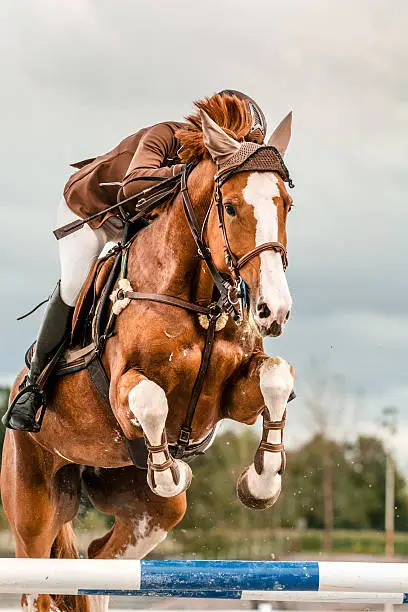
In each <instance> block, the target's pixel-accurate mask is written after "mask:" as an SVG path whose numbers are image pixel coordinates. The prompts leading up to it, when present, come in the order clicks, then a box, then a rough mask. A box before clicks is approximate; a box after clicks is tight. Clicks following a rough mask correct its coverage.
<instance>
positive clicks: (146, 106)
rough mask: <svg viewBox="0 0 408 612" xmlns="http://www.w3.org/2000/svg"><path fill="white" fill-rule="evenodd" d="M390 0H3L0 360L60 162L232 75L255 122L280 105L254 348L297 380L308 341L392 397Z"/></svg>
mask: <svg viewBox="0 0 408 612" xmlns="http://www.w3.org/2000/svg"><path fill="white" fill-rule="evenodd" d="M393 7H394V10H390V8H389V5H388V4H387V3H385V2H377V3H373V2H372V0H360V1H359V2H358V3H356V2H353V1H352V0H344V1H343V2H341V3H335V2H326V1H325V0H310V1H309V2H307V3H306V2H304V0H289V1H288V2H286V3H282V2H281V3H279V4H276V3H271V2H269V0H262V1H261V0H254V1H253V2H252V3H251V5H250V7H249V5H248V3H247V2H243V0H238V1H237V0H224V1H223V2H219V1H218V0H207V2H206V3H205V8H203V6H201V5H200V6H198V5H197V6H195V5H193V4H191V2H187V1H186V0H174V2H171V3H163V2H162V1H161V0H152V1H149V2H147V1H146V0H141V1H140V2H138V3H134V2H133V1H131V0H121V1H120V2H119V3H112V2H110V1H108V0H72V1H70V2H68V1H65V0H64V1H63V2H59V3H55V2H52V1H51V0H27V2H25V3H24V10H23V9H22V7H21V5H20V4H19V3H16V2H13V1H12V0H4V2H3V3H2V4H1V6H0V18H1V19H0V24H1V25H0V28H1V32H0V34H1V36H0V51H1V53H0V68H1V70H2V82H3V85H4V87H3V90H2V97H1V99H0V112H1V116H2V117H3V119H5V121H4V126H3V127H2V138H1V140H0V158H1V165H0V172H1V185H2V192H1V212H2V217H1V218H2V222H1V224H0V239H1V245H2V257H1V259H0V272H1V279H2V283H1V287H0V303H1V321H2V331H1V335H0V342H1V347H0V370H1V371H3V372H5V373H6V375H7V374H8V373H9V372H10V373H12V372H15V371H16V370H17V369H18V368H19V366H20V364H21V363H22V359H23V353H24V350H25V348H26V346H27V345H28V344H29V342H31V340H32V339H33V337H34V335H35V333H36V328H37V325H38V320H39V319H38V316H37V317H34V318H33V319H31V320H28V321H24V322H22V323H21V324H16V323H15V321H14V318H15V315H16V314H20V313H21V312H22V311H25V310H28V309H29V308H30V306H31V305H32V304H35V303H36V302H37V301H39V300H41V299H42V298H43V297H44V296H46V295H48V293H49V292H50V290H51V289H52V287H53V285H54V283H55V280H56V279H57V277H58V261H57V250H56V244H55V242H54V240H53V238H52V236H51V230H52V229H53V228H54V226H55V212H56V208H57V205H58V201H59V199H60V197H61V193H62V189H63V185H64V182H65V181H66V179H67V177H68V175H69V172H70V170H69V167H68V164H69V163H70V162H71V161H74V160H76V159H83V158H85V157H88V156H91V155H95V154H96V153H102V152H104V151H107V150H109V149H110V148H112V147H113V146H114V145H115V144H116V143H117V142H119V141H120V140H121V139H122V138H123V137H125V136H127V135H128V134H130V133H132V132H134V131H136V130H137V129H139V128H140V127H142V126H145V125H148V124H151V123H154V122H157V121H161V120H168V119H181V118H182V117H183V116H184V115H185V114H187V113H188V112H189V110H190V108H191V103H192V100H194V99H195V98H198V97H200V96H203V95H206V94H209V93H212V92H213V91H215V90H218V89H221V88H224V87H233V88H238V89H243V90H247V91H248V92H249V93H250V94H251V95H253V96H254V97H255V98H256V99H257V100H259V102H260V103H261V105H262V106H263V108H264V110H265V111H266V114H267V116H268V119H269V121H270V127H271V129H272V127H273V125H274V124H276V123H277V122H278V121H279V120H280V119H281V118H282V116H283V115H284V114H286V112H287V111H288V110H289V109H291V108H293V109H294V130H293V139H292V142H291V145H290V148H289V150H288V154H287V163H288V166H289V168H290V169H291V173H292V175H293V178H294V180H295V183H296V188H295V190H294V191H293V193H292V195H293V197H294V199H295V209H294V211H293V213H292V214H291V217H290V219H289V245H288V246H289V261H290V267H289V271H288V277H289V281H290V286H291V290H292V292H293V295H294V298H295V307H294V313H293V319H292V321H291V322H290V323H289V326H288V330H287V332H286V335H285V336H284V337H283V338H282V339H279V340H278V341H276V342H273V343H272V342H268V343H267V349H268V351H269V352H273V353H279V354H282V355H283V356H285V357H287V358H288V359H289V360H290V361H292V362H293V363H294V364H295V366H296V368H297V371H298V385H299V390H300V391H302V387H304V388H306V383H307V376H308V365H309V364H310V360H311V358H312V357H315V358H316V359H317V361H319V362H320V363H324V364H325V365H326V366H327V368H328V369H329V370H330V371H332V372H335V373H341V374H343V376H344V377H345V379H346V384H347V385H348V386H349V387H350V390H354V389H364V390H365V392H366V394H372V395H373V397H374V396H375V395H376V394H378V396H379V397H382V399H383V401H384V402H386V401H387V398H391V397H394V396H395V397H397V396H398V389H402V388H403V385H404V381H405V380H406V373H405V367H404V363H406V350H405V347H406V344H407V342H406V341H407V333H408V332H407V315H406V313H407V297H408V290H407V289H408V287H407V280H406V278H407V275H406V271H405V262H406V261H407V256H408V244H407V240H406V227H407V226H408V207H407V205H406V199H407V184H406V178H405V177H406V176H407V172H408V157H407V155H406V150H405V149H406V142H407V140H408V127H407V126H408V122H407V118H408V105H407V94H408V73H407V71H406V69H405V66H406V62H407V58H408V42H407V39H406V31H405V30H406V27H405V24H406V21H407V18H408V5H407V3H406V2H403V1H402V0H396V1H395V3H394V4H393ZM396 14H397V15H398V18H397V19H396V18H395V15H396ZM33 24H35V27H34V25H33ZM397 399H398V397H397ZM402 399H403V398H402V396H400V397H399V399H398V401H399V402H402ZM401 406H402V404H401ZM300 410H301V409H300ZM375 410H377V408H375V407H374V400H373V403H372V404H371V408H368V414H371V415H372V416H373V418H374V415H375ZM401 418H403V417H402V416H401ZM367 419H369V417H368V416H367Z"/></svg>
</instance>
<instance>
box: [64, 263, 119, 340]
mask: <svg viewBox="0 0 408 612" xmlns="http://www.w3.org/2000/svg"><path fill="white" fill-rule="evenodd" d="M114 261H115V258H114V257H110V258H109V259H106V260H101V259H97V260H96V261H95V262H94V263H93V265H92V268H91V270H90V272H89V274H88V277H87V279H86V281H85V283H84V285H83V286H82V289H81V293H80V294H79V297H78V301H77V304H76V306H75V310H74V316H73V318H72V339H73V343H74V344H75V342H76V341H78V342H80V341H81V340H82V338H81V335H82V336H83V334H84V325H85V323H86V320H87V318H88V315H89V312H90V311H91V309H92V307H93V306H94V302H95V301H96V300H98V298H99V297H100V295H101V293H102V290H103V287H104V286H105V283H106V280H107V278H108V277H109V274H110V271H111V270H112V266H113V264H114Z"/></svg>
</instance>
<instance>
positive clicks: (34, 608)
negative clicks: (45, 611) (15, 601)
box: [21, 593, 38, 612]
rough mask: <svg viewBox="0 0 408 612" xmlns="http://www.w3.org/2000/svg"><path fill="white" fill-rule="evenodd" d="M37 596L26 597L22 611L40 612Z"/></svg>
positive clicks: (29, 595)
mask: <svg viewBox="0 0 408 612" xmlns="http://www.w3.org/2000/svg"><path fill="white" fill-rule="evenodd" d="M37 597H38V595H37V594H33V593H31V594H28V595H26V596H25V602H24V603H23V604H22V606H21V607H22V609H23V610H24V611H25V612H38V605H37Z"/></svg>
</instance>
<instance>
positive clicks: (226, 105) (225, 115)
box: [176, 94, 252, 163]
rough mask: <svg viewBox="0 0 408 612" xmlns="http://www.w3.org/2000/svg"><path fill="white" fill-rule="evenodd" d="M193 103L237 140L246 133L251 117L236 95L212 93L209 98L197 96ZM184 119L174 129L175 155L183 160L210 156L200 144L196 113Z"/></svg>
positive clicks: (190, 160)
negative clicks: (176, 146) (182, 123)
mask: <svg viewBox="0 0 408 612" xmlns="http://www.w3.org/2000/svg"><path fill="white" fill-rule="evenodd" d="M194 105H195V106H196V107H197V108H198V109H202V110H204V111H205V112H206V113H207V114H208V115H209V116H210V117H211V119H213V121H215V122H216V123H217V124H218V125H219V126H220V127H222V129H223V130H224V132H226V134H228V136H231V137H232V138H234V139H235V140H238V141H242V140H244V139H245V137H247V136H248V134H249V131H250V129H251V126H252V117H251V113H250V111H249V110H248V106H247V104H246V102H245V101H244V100H240V99H239V98H237V96H227V95H223V96H220V95H219V94H214V95H213V96H211V98H204V99H203V100H197V102H195V103H194ZM186 119H187V121H188V123H187V125H186V126H185V127H182V128H180V129H179V130H177V132H176V138H177V139H178V140H179V142H180V145H181V150H180V152H179V157H180V159H181V161H182V162H184V163H190V162H194V163H198V162H199V161H201V160H202V159H205V158H208V157H210V155H209V153H208V151H207V149H206V148H205V146H204V140H203V132H202V129H201V118H200V113H199V112H197V113H195V114H192V115H189V116H188V117H186Z"/></svg>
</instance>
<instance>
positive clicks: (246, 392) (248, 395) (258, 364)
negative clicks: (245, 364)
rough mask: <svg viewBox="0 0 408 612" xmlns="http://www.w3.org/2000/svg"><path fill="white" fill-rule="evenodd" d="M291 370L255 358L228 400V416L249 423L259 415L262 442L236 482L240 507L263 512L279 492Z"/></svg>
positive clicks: (279, 361)
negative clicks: (261, 425)
mask: <svg viewBox="0 0 408 612" xmlns="http://www.w3.org/2000/svg"><path fill="white" fill-rule="evenodd" d="M294 375H295V373H294V369H293V368H292V366H291V365H289V363H288V362H287V361H285V360H283V359H281V358H280V357H267V356H266V355H257V356H254V357H253V358H252V363H251V364H250V366H249V368H248V369H247V370H246V375H245V376H243V377H242V378H240V379H239V380H238V381H237V383H236V385H235V386H234V389H233V391H232V392H231V394H230V397H229V398H228V416H229V417H230V418H233V419H235V420H237V421H241V422H246V423H251V422H254V420H255V419H256V416H257V415H258V414H260V413H262V416H263V432H262V440H261V442H260V444H259V447H258V449H257V451H256V454H255V457H254V462H253V463H252V464H251V465H250V466H249V468H248V469H246V470H245V471H244V472H243V474H242V475H241V476H240V478H239V479H238V483H237V493H238V497H239V499H240V500H241V501H242V503H243V504H245V505H246V506H248V507H250V508H255V509H258V510H263V509H265V508H269V507H270V506H272V505H273V504H274V503H275V502H276V500H277V499H278V497H279V494H280V491H281V475H282V472H283V470H284V468H285V453H284V447H283V428H284V425H285V417H286V404H287V402H288V399H289V396H290V394H291V392H292V390H293V386H294Z"/></svg>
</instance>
